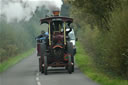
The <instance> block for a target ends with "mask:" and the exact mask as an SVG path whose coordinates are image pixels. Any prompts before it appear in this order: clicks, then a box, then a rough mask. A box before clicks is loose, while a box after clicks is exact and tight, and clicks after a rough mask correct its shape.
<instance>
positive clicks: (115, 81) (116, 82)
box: [75, 42, 128, 85]
mask: <svg viewBox="0 0 128 85" xmlns="http://www.w3.org/2000/svg"><path fill="white" fill-rule="evenodd" d="M75 58H76V62H77V65H78V66H79V68H80V69H81V70H82V72H84V74H85V75H86V76H88V77H89V78H91V79H92V80H94V81H96V82H97V83H100V84H101V85H128V80H123V79H121V78H119V77H116V78H113V77H110V76H108V75H106V74H103V73H102V72H100V70H97V68H96V67H95V66H94V63H93V62H92V57H91V56H89V55H88V54H87V52H86V51H85V49H84V47H83V45H82V43H80V42H78V43H77V54H76V56H75Z"/></svg>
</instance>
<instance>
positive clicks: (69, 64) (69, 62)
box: [68, 56, 72, 74]
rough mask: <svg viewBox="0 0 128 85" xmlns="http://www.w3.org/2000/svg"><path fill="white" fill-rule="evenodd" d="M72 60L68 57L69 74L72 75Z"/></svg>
mask: <svg viewBox="0 0 128 85" xmlns="http://www.w3.org/2000/svg"><path fill="white" fill-rule="evenodd" d="M71 63H72V60H71V56H68V73H69V74H71V73H72V64H71Z"/></svg>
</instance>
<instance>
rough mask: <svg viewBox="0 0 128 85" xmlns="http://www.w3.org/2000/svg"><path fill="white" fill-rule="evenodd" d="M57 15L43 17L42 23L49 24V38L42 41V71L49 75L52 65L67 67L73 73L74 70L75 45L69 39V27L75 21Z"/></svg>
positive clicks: (40, 62) (40, 61) (40, 67)
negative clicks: (48, 70)
mask: <svg viewBox="0 0 128 85" xmlns="http://www.w3.org/2000/svg"><path fill="white" fill-rule="evenodd" d="M54 14H55V16H52V17H48V18H44V19H41V20H40V21H41V24H44V23H45V24H48V38H47V39H46V40H45V41H43V42H42V43H40V49H39V50H40V51H39V52H40V53H39V54H40V55H39V56H40V58H39V69H40V72H42V73H44V74H45V75H47V69H48V67H49V66H51V67H65V68H66V69H67V70H68V72H69V73H70V74H71V73H72V72H73V71H74V58H73V45H72V43H71V42H70V41H69V37H68V32H67V31H66V29H67V28H70V29H72V28H71V27H70V24H71V23H72V22H73V19H72V18H68V17H60V16H57V14H58V12H57V11H55V12H54Z"/></svg>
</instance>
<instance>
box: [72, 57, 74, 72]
mask: <svg viewBox="0 0 128 85" xmlns="http://www.w3.org/2000/svg"><path fill="white" fill-rule="evenodd" d="M72 63H73V65H72V72H74V56H72Z"/></svg>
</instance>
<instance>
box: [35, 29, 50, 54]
mask: <svg viewBox="0 0 128 85" xmlns="http://www.w3.org/2000/svg"><path fill="white" fill-rule="evenodd" d="M36 40H37V56H40V45H41V43H45V44H46V47H47V44H48V32H45V31H43V30H42V31H41V34H40V35H39V36H37V37H36Z"/></svg>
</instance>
